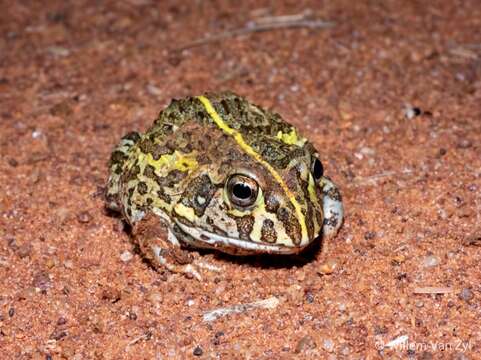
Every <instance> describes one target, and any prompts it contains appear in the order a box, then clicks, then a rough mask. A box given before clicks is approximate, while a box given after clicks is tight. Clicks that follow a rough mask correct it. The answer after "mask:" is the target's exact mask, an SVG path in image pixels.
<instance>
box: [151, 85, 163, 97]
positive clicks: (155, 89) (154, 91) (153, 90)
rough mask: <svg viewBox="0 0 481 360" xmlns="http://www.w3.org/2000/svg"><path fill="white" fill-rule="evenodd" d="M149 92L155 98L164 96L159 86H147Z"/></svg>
mask: <svg viewBox="0 0 481 360" xmlns="http://www.w3.org/2000/svg"><path fill="white" fill-rule="evenodd" d="M147 92H148V93H149V94H150V95H154V96H161V95H162V90H160V89H159V88H158V87H157V86H155V85H152V84H148V85H147Z"/></svg>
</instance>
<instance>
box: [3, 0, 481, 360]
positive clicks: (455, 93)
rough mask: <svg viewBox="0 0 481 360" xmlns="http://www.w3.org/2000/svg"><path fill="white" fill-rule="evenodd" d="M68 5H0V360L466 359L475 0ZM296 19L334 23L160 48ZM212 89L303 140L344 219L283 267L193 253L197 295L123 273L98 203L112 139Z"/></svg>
mask: <svg viewBox="0 0 481 360" xmlns="http://www.w3.org/2000/svg"><path fill="white" fill-rule="evenodd" d="M70 3H71V4H66V3H65V2H63V1H57V2H55V1H48V4H47V2H44V4H41V2H35V1H31V2H30V1H21V2H20V1H18V2H16V1H15V2H14V1H10V2H8V1H4V2H3V6H2V7H1V8H2V11H1V14H0V33H1V37H0V118H1V122H0V153H1V158H0V188H1V193H0V349H1V357H2V358H4V359H30V358H33V359H62V358H66V359H77V360H79V359H153V358H159V359H160V358H167V357H172V358H195V357H197V358H205V359H207V358H209V359H210V358H223V359H227V358H251V359H267V358H278V359H287V358H292V357H298V358H325V359H374V358H386V359H387V358H389V359H393V358H416V359H476V358H478V359H480V358H481V355H480V354H481V329H480V318H481V305H480V300H481V270H480V265H479V263H480V261H481V248H480V246H479V245H480V242H481V239H480V238H481V228H480V226H481V225H480V223H481V214H480V212H481V195H480V193H481V180H480V178H481V159H480V157H481V156H480V154H481V149H480V141H481V105H480V104H481V42H480V37H479V34H480V29H481V3H480V2H479V1H477V0H471V1H449V0H446V1H379V2H375V1H371V2H369V4H367V3H368V2H358V1H347V0H344V1H336V2H333V1H283V3H282V4H281V2H274V1H263V2H262V3H260V2H259V1H249V2H242V4H241V5H237V6H234V5H233V4H234V2H223V1H184V2H181V3H180V2H176V1H162V2H158V3H157V2H154V1H149V0H130V1H124V2H111V3H107V2H96V1H76V2H70ZM305 11H310V12H311V16H312V17H314V18H320V19H324V20H329V21H333V22H335V25H334V26H333V27H332V28H329V29H306V28H300V29H284V30H272V31H268V32H264V33H255V34H250V35H243V36H234V37H229V38H226V39H224V40H222V41H220V42H217V43H207V44H204V45H203V46H199V47H196V48H191V49H187V50H183V51H180V52H179V51H177V49H178V48H179V47H180V46H182V45H183V44H186V43H189V42H191V41H193V40H197V39H200V38H203V37H205V36H208V35H213V34H219V33H221V32H223V31H226V30H230V29H234V28H239V27H244V26H245V24H246V23H247V22H248V21H250V20H253V19H258V18H261V17H266V16H278V15H293V14H300V13H303V12H305ZM225 89H231V90H233V91H236V92H238V93H240V94H242V95H245V96H247V97H249V98H250V99H251V100H253V101H255V102H256V103H259V104H261V105H263V106H266V107H273V108H275V109H276V110H277V111H278V112H279V113H281V114H282V115H283V116H284V118H286V119H287V120H288V121H290V122H291V123H293V124H295V125H297V126H298V127H299V128H300V129H301V131H303V132H304V133H305V134H308V136H309V138H310V139H311V140H312V141H313V142H314V144H315V145H316V146H317V148H318V149H319V151H320V152H321V154H322V159H323V162H324V164H325V169H326V173H327V174H328V175H330V176H331V177H332V178H333V179H334V181H335V182H337V183H338V184H339V186H340V188H341V191H342V193H343V196H344V200H345V207H346V220H345V225H344V227H343V229H342V231H341V232H340V234H339V236H338V237H337V238H335V239H334V240H332V241H330V242H329V243H327V244H324V246H323V249H322V252H321V251H318V252H315V253H314V254H311V255H306V258H308V261H304V262H302V261H301V262H299V261H294V260H288V259H285V258H274V259H263V258H261V259H258V258H250V259H242V260H237V259H235V258H230V257H226V256H218V255H215V254H212V253H206V254H201V255H200V258H201V259H202V260H205V261H207V262H210V263H212V264H214V265H216V266H218V267H220V268H221V269H222V271H221V272H220V273H209V272H206V273H205V274H204V276H205V281H204V282H202V283H199V282H197V281H196V280H192V279H187V278H185V277H183V276H179V275H172V274H168V273H165V274H162V273H159V272H157V271H155V270H154V269H153V268H152V267H150V266H149V265H148V264H147V263H146V262H144V261H143V260H142V258H141V256H140V255H139V254H138V253H137V252H136V250H135V247H134V245H133V244H132V242H131V240H130V239H129V236H128V234H127V233H126V232H125V231H123V228H122V223H121V222H120V220H119V219H117V218H115V217H113V216H111V215H109V214H107V213H106V211H105V210H104V207H103V201H102V197H101V196H100V194H101V189H102V187H103V186H104V184H105V179H106V176H107V167H106V164H107V161H108V158H109V154H110V151H111V149H112V147H113V146H114V144H116V143H117V141H118V140H119V138H120V137H121V136H122V135H123V134H125V133H126V132H128V131H131V130H144V129H145V128H146V127H148V126H149V124H150V123H151V122H152V120H153V119H154V118H155V116H156V114H157V113H158V111H159V110H160V109H161V108H162V107H163V106H165V105H166V104H167V103H168V102H169V101H170V99H171V98H173V97H182V96H186V95H191V94H199V93H203V92H204V91H207V90H225ZM409 105H412V106H415V107H418V108H419V109H420V110H421V114H420V115H419V116H415V117H413V118H411V119H408V118H406V116H405V107H406V106H409ZM126 251H128V252H130V253H132V254H133V257H132V258H131V259H129V258H128V257H127V258H123V260H122V259H121V254H123V253H124V252H126ZM124 255H125V254H124ZM127 255H128V254H127ZM309 256H310V258H309ZM329 270H333V271H332V272H331V271H329ZM326 272H327V274H326ZM330 272H331V273H330ZM329 273H330V274H329ZM433 286H434V287H442V288H444V289H441V290H442V291H441V292H442V293H441V294H417V293H416V288H425V287H433ZM269 297H276V298H277V299H278V300H279V305H278V306H277V307H276V308H274V309H256V310H250V311H247V312H244V313H240V314H231V315H228V316H225V317H222V318H219V319H217V320H215V321H212V322H205V321H203V319H202V315H203V313H204V312H205V311H208V310H212V309H216V308H219V307H224V306H231V305H235V304H243V303H250V302H253V301H256V300H261V299H266V298H269ZM401 336H407V340H406V341H405V342H404V343H403V344H402V345H399V346H397V347H396V346H394V347H393V348H389V347H385V345H386V344H388V343H389V342H390V341H392V340H395V339H399V337H401Z"/></svg>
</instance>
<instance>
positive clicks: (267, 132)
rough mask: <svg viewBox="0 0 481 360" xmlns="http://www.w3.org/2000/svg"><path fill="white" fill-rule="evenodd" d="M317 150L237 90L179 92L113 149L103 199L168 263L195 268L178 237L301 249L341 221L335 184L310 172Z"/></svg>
mask: <svg viewBox="0 0 481 360" xmlns="http://www.w3.org/2000/svg"><path fill="white" fill-rule="evenodd" d="M317 159H318V154H317V152H316V150H315V149H314V147H313V146H312V144H311V143H309V142H308V141H307V140H306V139H304V138H302V137H300V136H299V135H298V134H297V131H296V129H295V128H293V127H292V126H291V125H289V124H288V123H286V122H285V121H284V120H283V119H282V118H281V117H280V116H279V115H278V114H275V113H272V112H269V111H266V110H264V109H262V108H260V107H259V106H256V105H254V104H252V103H250V102H248V101H247V100H246V99H244V98H242V97H240V96H237V95H235V94H233V93H228V92H226V93H219V94H207V95H204V96H199V97H189V98H185V99H181V100H173V101H172V102H171V104H170V105H169V106H168V107H167V108H166V109H164V110H163V111H162V112H161V113H160V114H159V117H158V118H157V119H156V120H155V122H154V124H153V125H152V127H151V128H150V129H149V130H148V131H147V132H146V133H145V134H138V133H131V134H128V135H127V136H125V137H124V138H123V139H122V140H121V142H120V144H119V145H118V146H117V147H116V149H115V150H114V152H113V153H112V157H111V162H110V178H109V182H108V188H107V204H108V206H109V207H110V208H112V209H114V210H117V211H120V212H121V213H122V214H123V216H124V217H125V219H126V220H127V222H128V223H130V224H131V225H132V226H133V230H134V231H133V232H134V235H135V237H136V239H137V241H138V242H139V244H140V246H141V249H142V251H143V252H144V253H145V254H146V256H147V257H149V258H150V259H151V260H152V261H153V263H154V264H157V265H163V266H166V267H167V268H168V269H170V270H172V271H180V272H191V273H196V272H195V270H194V269H193V267H192V265H190V264H189V261H188V260H186V258H188V256H184V255H182V254H181V251H180V250H179V249H180V247H182V246H190V247H196V248H215V249H218V250H220V251H223V252H227V253H231V254H252V253H276V254H287V253H297V252H299V251H301V250H302V249H304V248H305V247H306V246H307V245H309V244H310V243H311V242H312V241H313V240H314V239H315V238H317V237H318V235H320V234H321V233H322V234H323V235H324V236H332V235H334V234H335V233H336V232H337V230H338V229H339V227H340V225H341V223H342V217H343V208H342V202H341V198H340V195H339V192H338V191H337V188H336V187H335V186H334V184H333V183H332V182H331V181H330V180H329V179H327V178H325V177H324V176H322V168H321V170H320V171H321V172H320V173H319V169H316V170H317V171H316V173H314V172H313V166H314V165H316V166H317V167H319V166H321V165H320V162H319V163H318V164H315V161H319V160H317ZM239 179H240V180H239ZM239 181H241V182H242V181H245V182H246V184H247V185H248V187H249V189H248V190H249V191H251V190H252V191H251V192H248V194H250V195H251V196H252V199H250V200H249V201H247V202H248V203H245V201H244V200H243V199H241V200H242V201H244V202H242V201H239V198H238V197H236V195H235V194H239V193H238V191H239V188H238V187H237V188H235V189H234V187H233V186H236V185H238V182H239ZM242 186H244V187H243V189H244V190H245V185H244V183H243V184H242ZM233 189H234V190H233ZM253 190H255V191H253ZM233 193H234V195H233ZM240 195H241V196H245V194H242V193H241V194H240ZM184 260H185V261H184ZM183 262H185V264H182V263H183ZM174 263H176V264H174ZM179 264H181V265H179Z"/></svg>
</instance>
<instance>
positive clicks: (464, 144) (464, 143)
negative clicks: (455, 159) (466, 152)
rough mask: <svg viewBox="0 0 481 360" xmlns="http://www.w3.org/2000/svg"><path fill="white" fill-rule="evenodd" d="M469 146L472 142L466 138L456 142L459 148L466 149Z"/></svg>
mask: <svg viewBox="0 0 481 360" xmlns="http://www.w3.org/2000/svg"><path fill="white" fill-rule="evenodd" d="M471 146H473V143H472V142H471V141H469V140H468V139H462V140H461V141H460V142H458V148H460V149H468V148H470V147H471Z"/></svg>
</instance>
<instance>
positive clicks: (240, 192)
mask: <svg viewBox="0 0 481 360" xmlns="http://www.w3.org/2000/svg"><path fill="white" fill-rule="evenodd" d="M226 190H227V195H228V197H229V200H230V201H231V203H232V204H234V205H237V206H240V207H248V206H251V205H252V204H254V202H255V201H256V199H257V193H258V192H259V185H258V184H257V182H256V181H255V180H254V179H252V178H250V177H248V176H245V175H239V174H235V175H232V176H231V177H230V178H229V180H228V181H227V184H226Z"/></svg>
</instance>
